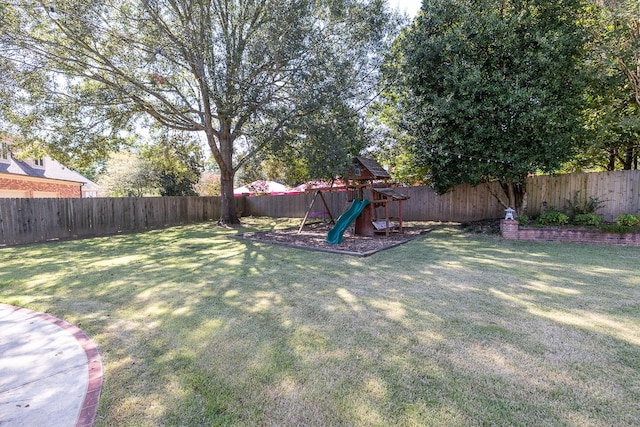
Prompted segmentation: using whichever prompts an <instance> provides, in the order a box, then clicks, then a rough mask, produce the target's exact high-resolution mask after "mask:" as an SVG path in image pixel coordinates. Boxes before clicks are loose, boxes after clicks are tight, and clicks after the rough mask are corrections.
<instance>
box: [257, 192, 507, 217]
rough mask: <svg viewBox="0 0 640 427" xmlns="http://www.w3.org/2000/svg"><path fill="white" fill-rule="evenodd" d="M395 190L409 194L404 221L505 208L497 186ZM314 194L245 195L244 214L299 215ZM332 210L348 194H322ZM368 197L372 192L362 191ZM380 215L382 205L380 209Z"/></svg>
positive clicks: (393, 207) (341, 207) (394, 206)
mask: <svg viewBox="0 0 640 427" xmlns="http://www.w3.org/2000/svg"><path fill="white" fill-rule="evenodd" d="M398 191H399V192H401V193H403V194H406V195H407V196H409V197H410V199H409V200H406V201H404V202H402V218H403V220H405V221H427V220H428V221H454V222H466V221H477V220H481V219H486V218H498V217H501V216H503V215H504V207H503V206H502V205H501V204H500V203H499V202H498V200H497V199H496V198H495V197H494V196H493V195H492V191H493V192H498V191H499V192H502V189H501V188H500V185H499V184H497V183H491V184H490V185H480V186H477V187H472V186H471V185H459V186H457V187H455V188H454V189H452V190H451V191H449V192H448V193H446V194H443V195H438V194H437V193H436V192H435V191H434V190H433V189H432V188H430V187H400V188H398ZM312 197H313V193H307V194H292V195H287V194H285V195H281V196H256V197H247V198H246V200H245V214H250V215H254V216H269V217H275V218H278V217H289V218H302V217H303V216H304V214H305V212H306V209H307V207H308V205H309V204H310V202H311V199H312ZM324 197H325V200H326V201H327V204H328V205H329V208H330V209H331V213H332V214H333V215H334V216H335V217H336V218H337V217H338V216H339V215H340V214H341V213H342V212H344V211H345V210H346V209H347V207H348V205H347V193H346V192H345V191H337V192H331V193H324ZM365 198H369V199H371V195H370V194H368V192H367V194H365ZM399 207H400V205H399V204H398V203H391V204H390V214H391V216H393V217H397V216H399V212H398V210H399ZM379 209H380V212H378V214H379V215H382V214H383V212H382V208H379ZM312 211H317V212H321V211H324V206H323V205H322V202H321V201H320V200H317V201H316V203H315V204H314V207H313V209H312Z"/></svg>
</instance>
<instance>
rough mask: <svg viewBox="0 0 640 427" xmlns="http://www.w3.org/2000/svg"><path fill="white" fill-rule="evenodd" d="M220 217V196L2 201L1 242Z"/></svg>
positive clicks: (89, 234)
mask: <svg viewBox="0 0 640 427" xmlns="http://www.w3.org/2000/svg"><path fill="white" fill-rule="evenodd" d="M219 217H220V199H219V198H217V197H149V198H134V197H127V198H88V199H0V245H15V244H22V243H33V242H43V241H48V240H58V239H75V238H81V237H94V236H104V235H110V234H117V233H130V232H136V231H143V230H149V229H153V228H162V227H167V226H173V225H181V224H187V223H195V222H204V221H209V220H213V219H218V218H219Z"/></svg>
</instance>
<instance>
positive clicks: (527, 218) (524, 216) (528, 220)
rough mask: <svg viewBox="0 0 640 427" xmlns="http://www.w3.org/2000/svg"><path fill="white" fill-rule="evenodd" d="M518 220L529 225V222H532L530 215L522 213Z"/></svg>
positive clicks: (520, 223)
mask: <svg viewBox="0 0 640 427" xmlns="http://www.w3.org/2000/svg"><path fill="white" fill-rule="evenodd" d="M517 220H518V224H519V225H529V223H530V222H531V218H529V215H520V216H519V217H518V218H517Z"/></svg>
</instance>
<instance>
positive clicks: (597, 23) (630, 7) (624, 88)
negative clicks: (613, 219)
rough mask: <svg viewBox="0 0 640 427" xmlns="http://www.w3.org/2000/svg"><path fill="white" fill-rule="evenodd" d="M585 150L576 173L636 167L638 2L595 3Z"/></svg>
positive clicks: (639, 146) (639, 132)
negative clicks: (579, 171)
mask: <svg viewBox="0 0 640 427" xmlns="http://www.w3.org/2000/svg"><path fill="white" fill-rule="evenodd" d="M588 12H589V14H588V15H587V16H588V17H589V18H590V19H589V21H588V23H589V30H590V34H591V39H590V44H589V56H588V62H587V63H586V64H585V65H586V67H587V69H588V70H589V72H590V77H591V79H590V81H589V85H588V88H587V92H586V101H587V103H586V107H587V108H586V110H585V127H586V129H587V130H588V133H586V134H585V135H584V140H583V144H582V148H581V150H580V152H579V153H578V155H577V156H576V158H575V159H573V160H572V162H570V164H569V165H568V168H570V169H573V170H584V169H587V170H589V169H596V170H616V169H632V168H635V169H637V167H638V166H637V165H638V156H639V155H640V9H639V4H638V2H637V1H635V0H622V1H615V2H612V1H603V2H595V3H593V4H592V5H590V7H589V8H588Z"/></svg>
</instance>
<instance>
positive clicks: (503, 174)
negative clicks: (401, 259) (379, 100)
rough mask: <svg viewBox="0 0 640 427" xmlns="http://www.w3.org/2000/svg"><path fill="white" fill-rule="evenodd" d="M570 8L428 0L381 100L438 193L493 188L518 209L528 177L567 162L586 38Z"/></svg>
mask: <svg viewBox="0 0 640 427" xmlns="http://www.w3.org/2000/svg"><path fill="white" fill-rule="evenodd" d="M580 6H581V4H580V2H579V1H574V0H561V1H556V2H549V1H546V0H525V1H522V0H499V1H498V0H489V1H485V2H475V1H467V0H433V1H428V2H424V3H423V6H422V11H421V13H420V15H419V16H418V18H417V19H416V20H415V22H414V24H413V26H411V27H410V28H409V29H408V30H407V31H406V32H405V33H404V34H403V35H402V37H400V38H399V39H398V41H397V43H396V45H395V46H394V52H393V55H392V57H391V60H390V61H388V63H387V65H386V75H387V76H388V78H387V79H388V81H390V82H391V83H390V85H391V89H390V90H389V91H388V92H387V99H388V101H389V102H391V103H392V104H393V106H394V107H395V108H397V109H399V111H401V112H402V118H401V119H400V121H399V122H400V127H401V129H404V130H406V132H407V133H408V135H409V136H410V140H411V145H410V147H411V150H412V151H411V152H412V154H413V156H414V160H415V161H416V164H417V165H419V166H423V167H427V168H428V170H429V177H430V180H431V182H432V183H433V184H434V185H435V187H436V189H437V190H438V191H440V192H444V191H447V190H448V189H450V188H451V187H452V186H453V185H456V184H459V183H463V182H464V183H471V184H478V183H481V182H485V181H488V180H492V179H497V180H499V181H500V182H501V183H502V184H503V186H504V188H505V190H506V193H507V196H508V198H509V202H508V203H509V204H510V205H511V206H513V207H515V206H518V207H521V203H522V191H521V190H522V189H521V187H520V186H521V185H522V184H523V182H524V178H525V177H526V175H527V174H529V173H533V172H536V171H551V170H554V169H555V168H557V167H559V166H560V165H561V164H562V163H563V162H564V161H566V160H567V159H568V158H569V157H570V156H571V155H572V154H573V151H572V147H573V144H574V141H573V137H574V135H575V134H576V132H577V131H578V130H579V125H580V120H579V118H580V112H581V108H582V94H583V85H582V82H583V79H582V78H581V69H580V65H581V61H580V59H581V56H582V54H583V46H584V32H583V29H582V28H581V26H580V24H579V17H580V16H579V14H580V12H581V8H580Z"/></svg>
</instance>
